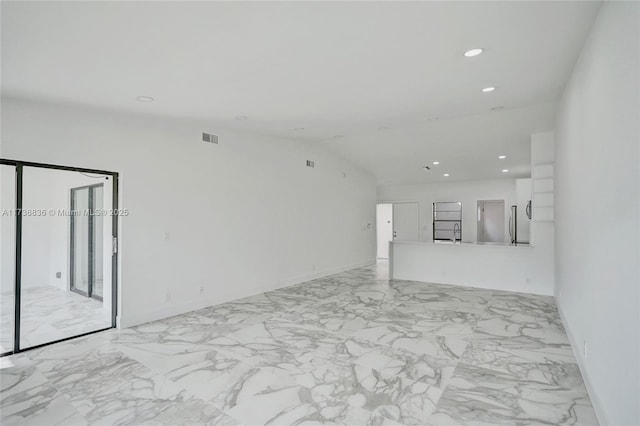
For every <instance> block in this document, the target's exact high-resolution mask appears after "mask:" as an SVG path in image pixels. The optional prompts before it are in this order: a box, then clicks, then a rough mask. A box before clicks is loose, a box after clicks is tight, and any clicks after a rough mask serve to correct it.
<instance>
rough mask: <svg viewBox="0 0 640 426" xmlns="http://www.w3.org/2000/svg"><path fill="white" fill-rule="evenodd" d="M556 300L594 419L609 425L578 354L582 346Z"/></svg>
mask: <svg viewBox="0 0 640 426" xmlns="http://www.w3.org/2000/svg"><path fill="white" fill-rule="evenodd" d="M554 299H555V300H556V306H557V307H558V312H559V313H560V319H561V320H562V324H563V325H564V329H565V331H566V332H567V337H569V343H570V344H571V350H572V351H573V356H574V357H575V359H576V361H577V362H578V368H579V369H580V374H581V375H582V380H583V381H584V386H585V387H586V388H587V393H588V394H589V399H590V400H591V405H592V406H593V410H594V411H595V413H596V417H597V418H598V423H600V424H601V425H610V424H612V423H611V422H609V421H608V419H607V416H606V415H605V410H604V407H603V405H602V401H600V399H599V398H598V394H597V393H596V390H595V389H594V387H593V385H592V384H591V381H590V380H589V375H588V374H587V367H586V365H585V364H584V358H582V353H581V352H580V348H581V347H582V345H580V344H578V342H577V341H576V339H575V336H574V335H573V333H572V331H571V328H570V327H569V323H568V322H567V318H566V317H565V315H564V312H563V311H562V308H561V306H560V303H558V298H557V297H554Z"/></svg>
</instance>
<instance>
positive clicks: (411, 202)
mask: <svg viewBox="0 0 640 426" xmlns="http://www.w3.org/2000/svg"><path fill="white" fill-rule="evenodd" d="M378 204H417V205H418V240H419V241H422V205H421V204H420V201H417V200H402V201H385V200H382V201H376V206H377V205H378ZM391 218H392V221H393V220H394V219H393V208H391ZM391 241H393V240H391Z"/></svg>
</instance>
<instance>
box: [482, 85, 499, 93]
mask: <svg viewBox="0 0 640 426" xmlns="http://www.w3.org/2000/svg"><path fill="white" fill-rule="evenodd" d="M494 90H496V88H495V87H493V86H489V87H485V88H484V89H482V91H483V92H484V93H489V92H493V91H494Z"/></svg>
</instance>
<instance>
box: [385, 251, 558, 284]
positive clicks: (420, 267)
mask: <svg viewBox="0 0 640 426" xmlns="http://www.w3.org/2000/svg"><path fill="white" fill-rule="evenodd" d="M552 274H553V252H550V251H549V250H542V249H540V248H538V249H536V247H533V246H530V245H528V244H525V245H517V246H514V245H510V244H477V243H462V244H460V243H456V244H453V243H450V242H446V241H443V242H431V241H392V242H390V243H389V275H390V277H391V279H395V280H411V281H424V282H432V283H440V284H452V285H463V286H470V287H479V288H488V289H498V290H506V291H519V292H524V293H537V294H545V295H552V294H553V275H552Z"/></svg>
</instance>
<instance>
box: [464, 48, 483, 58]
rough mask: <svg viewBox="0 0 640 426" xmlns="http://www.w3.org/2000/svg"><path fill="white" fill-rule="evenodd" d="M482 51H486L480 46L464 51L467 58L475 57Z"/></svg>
mask: <svg viewBox="0 0 640 426" xmlns="http://www.w3.org/2000/svg"><path fill="white" fill-rule="evenodd" d="M482 52H484V49H480V48H477V49H471V50H467V51H466V52H464V56H466V57H467V58H473V57H474V56H478V55H479V54H481V53H482Z"/></svg>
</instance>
